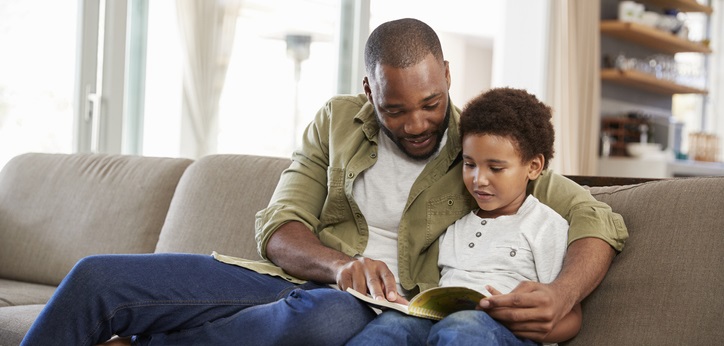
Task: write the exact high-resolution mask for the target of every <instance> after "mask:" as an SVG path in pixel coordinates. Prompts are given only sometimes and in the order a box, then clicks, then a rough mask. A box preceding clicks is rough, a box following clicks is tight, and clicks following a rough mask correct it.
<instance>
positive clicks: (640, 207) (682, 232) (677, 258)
mask: <svg viewBox="0 0 724 346" xmlns="http://www.w3.org/2000/svg"><path fill="white" fill-rule="evenodd" d="M590 191H591V193H592V194H593V196H594V197H595V198H597V199H598V200H601V201H603V202H605V203H607V204H609V205H610V206H611V208H613V210H614V211H615V212H618V213H620V214H621V215H622V216H623V218H624V220H625V222H626V225H627V227H628V230H629V239H628V241H627V242H626V246H625V248H624V250H623V251H622V252H621V253H620V254H618V255H617V256H616V258H615V259H614V261H613V263H612V265H611V268H610V270H609V272H608V274H607V276H606V278H605V279H604V280H603V282H602V283H601V285H600V286H599V287H598V288H597V289H596V290H595V291H594V292H593V293H592V294H591V295H590V296H589V297H588V298H587V299H585V300H584V301H583V328H582V330H581V333H580V334H579V335H578V336H577V337H576V338H574V339H573V340H572V341H571V342H569V343H567V344H568V345H714V344H719V343H721V341H722V340H724V328H722V326H721V313H722V311H724V299H722V297H721V295H722V293H724V291H722V288H723V287H724V256H722V247H723V246H724V177H709V178H679V179H673V180H662V181H655V182H648V183H644V184H640V185H631V186H618V187H596V188H591V189H590Z"/></svg>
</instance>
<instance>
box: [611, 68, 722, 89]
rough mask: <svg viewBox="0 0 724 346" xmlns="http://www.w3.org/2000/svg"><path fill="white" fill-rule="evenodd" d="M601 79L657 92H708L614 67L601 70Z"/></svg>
mask: <svg viewBox="0 0 724 346" xmlns="http://www.w3.org/2000/svg"><path fill="white" fill-rule="evenodd" d="M601 80H603V81H609V82H613V83H618V84H621V85H626V86H631V87H635V88H639V89H643V90H648V91H650V92H654V93H657V94H663V95H674V94H702V95H706V94H707V93H708V92H707V91H706V90H704V89H698V88H693V87H690V86H686V85H681V84H676V83H674V82H671V81H669V80H665V79H659V78H656V77H654V76H652V75H651V74H648V73H645V72H641V71H636V70H619V69H615V68H610V69H603V70H601Z"/></svg>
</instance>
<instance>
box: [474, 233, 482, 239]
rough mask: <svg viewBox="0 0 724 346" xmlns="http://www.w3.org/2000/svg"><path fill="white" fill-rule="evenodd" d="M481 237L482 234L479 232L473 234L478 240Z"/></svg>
mask: <svg viewBox="0 0 724 346" xmlns="http://www.w3.org/2000/svg"><path fill="white" fill-rule="evenodd" d="M481 235H483V234H482V233H480V232H478V233H475V236H476V237H478V238H480V236H481Z"/></svg>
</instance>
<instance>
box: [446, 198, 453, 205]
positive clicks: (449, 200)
mask: <svg viewBox="0 0 724 346" xmlns="http://www.w3.org/2000/svg"><path fill="white" fill-rule="evenodd" d="M453 204H455V202H453V200H452V199H448V200H447V205H453Z"/></svg>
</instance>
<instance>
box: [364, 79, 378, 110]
mask: <svg viewBox="0 0 724 346" xmlns="http://www.w3.org/2000/svg"><path fill="white" fill-rule="evenodd" d="M362 89H363V90H364V92H365V95H367V101H370V103H371V104H375V103H374V101H372V88H370V81H369V79H367V76H365V78H363V79H362Z"/></svg>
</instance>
